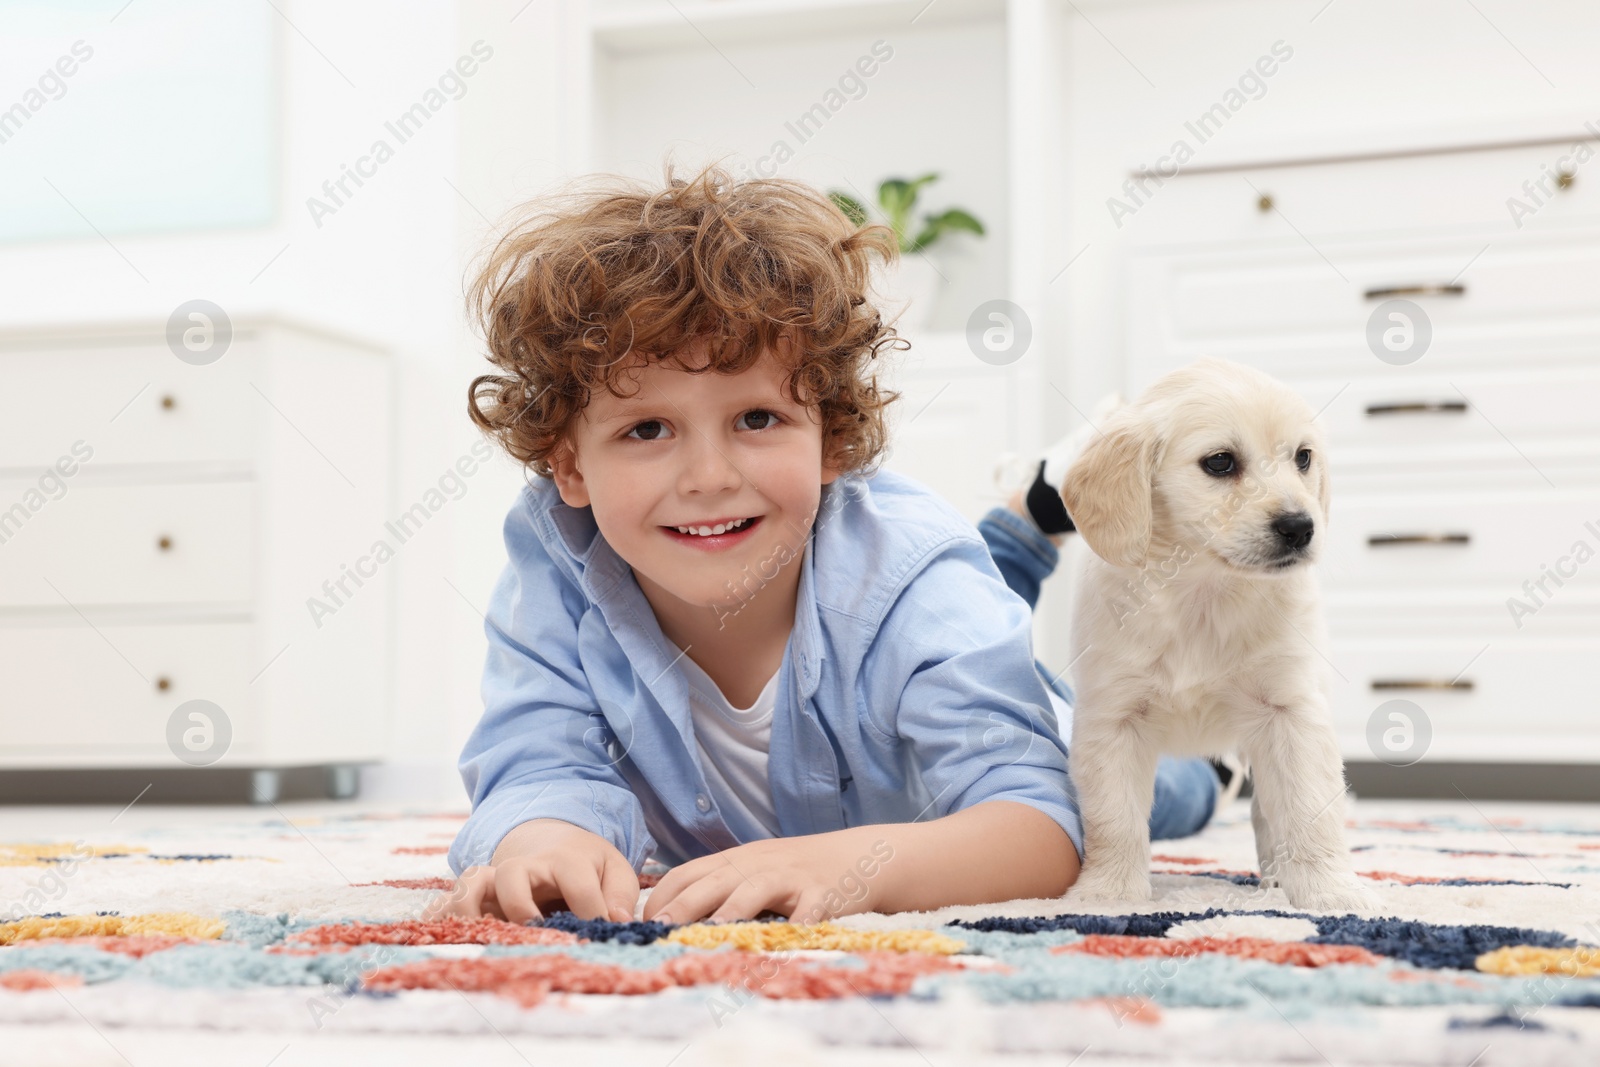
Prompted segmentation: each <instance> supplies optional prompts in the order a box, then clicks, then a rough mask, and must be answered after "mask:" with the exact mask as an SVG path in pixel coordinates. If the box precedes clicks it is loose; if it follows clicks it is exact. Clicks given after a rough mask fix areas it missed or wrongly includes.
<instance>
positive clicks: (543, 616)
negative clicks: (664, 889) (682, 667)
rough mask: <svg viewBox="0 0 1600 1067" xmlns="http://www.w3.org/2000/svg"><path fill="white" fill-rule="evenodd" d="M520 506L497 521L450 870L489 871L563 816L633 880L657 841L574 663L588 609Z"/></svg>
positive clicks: (519, 503) (521, 502)
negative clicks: (478, 709) (499, 857)
mask: <svg viewBox="0 0 1600 1067" xmlns="http://www.w3.org/2000/svg"><path fill="white" fill-rule="evenodd" d="M526 508H527V504H526V503H525V500H524V497H522V496H519V497H518V499H517V504H516V506H515V507H513V508H512V510H511V513H510V514H509V515H508V516H507V517H506V523H505V541H506V550H507V554H508V556H509V561H508V562H507V564H506V568H505V570H504V572H502V574H501V577H500V580H499V581H498V582H497V583H496V585H495V588H494V592H493V593H492V595H491V597H490V603H489V610H488V613H487V614H486V615H485V617H484V633H485V634H486V635H487V636H488V639H489V651H488V655H487V657H486V659H485V662H484V670H483V685H482V691H483V704H484V712H483V718H482V719H481V720H479V722H478V725H477V727H476V728H475V729H474V730H473V731H472V734H471V736H470V737H469V738H468V739H467V744H466V747H465V748H464V749H463V751H462V753H461V761H460V771H461V780H462V782H463V783H464V784H465V786H466V789H467V793H468V795H469V796H470V797H471V798H472V815H471V816H470V817H469V818H468V819H467V823H466V825H465V826H463V827H462V828H461V832H460V833H459V834H457V835H456V839H455V843H454V844H453V845H451V847H450V854H449V861H450V868H451V870H453V871H455V873H456V874H460V873H461V872H462V871H463V870H465V869H466V868H468V867H471V866H474V865H477V864H486V863H488V862H489V861H490V859H491V857H492V856H493V855H494V850H495V849H496V848H497V847H498V846H499V844H500V840H501V839H502V838H503V837H505V835H506V834H507V833H508V832H510V831H511V830H512V829H513V828H515V827H517V826H518V825H520V824H522V823H525V822H528V821H529V820H531V819H560V820H562V821H564V822H569V823H572V824H573V825H575V826H580V827H582V828H583V829H585V830H588V831H590V832H591V833H594V834H597V835H598V836H600V837H603V838H605V839H606V840H607V841H609V842H611V844H613V845H614V846H616V848H617V850H618V851H620V852H621V853H622V854H623V855H624V856H626V857H627V858H628V862H629V863H631V864H632V865H633V868H634V870H635V871H637V870H639V869H640V868H642V867H643V866H644V862H645V860H646V858H647V857H648V856H649V855H650V853H651V851H652V850H653V849H654V848H655V844H656V843H655V841H654V839H652V838H651V836H650V833H649V830H648V829H647V827H646V825H645V819H644V810H643V807H642V805H641V804H640V803H639V800H638V798H637V797H636V796H635V795H634V794H633V791H632V790H631V789H629V787H628V785H627V782H626V781H625V780H624V779H623V777H622V774H621V772H620V771H619V770H618V769H617V766H616V764H617V761H618V759H619V758H620V754H619V753H618V750H617V746H616V744H615V739H614V737H613V736H612V735H611V733H610V731H609V729H608V728H607V726H606V720H605V718H604V717H603V715H602V714H601V711H600V706H599V703H598V701H597V700H596V699H595V696H594V694H593V692H592V691H591V689H590V686H589V684H588V679H587V677H586V676H585V673H584V669H583V665H582V662H581V660H580V658H579V655H578V623H579V620H580V619H581V618H582V616H583V613H584V611H585V610H587V601H586V600H585V598H584V597H583V595H582V593H581V592H580V591H579V590H578V589H577V588H576V586H575V585H574V584H573V583H572V581H571V579H570V578H569V577H567V576H566V575H565V574H563V573H562V572H561V571H560V569H559V568H558V567H557V566H556V564H555V562H554V561H553V560H552V559H551V558H550V556H549V553H548V552H547V551H546V550H545V547H544V545H543V544H542V543H541V542H540V540H539V538H538V535H537V534H536V533H535V531H534V529H533V527H532V525H531V524H530V522H529V518H528V514H527V510H526Z"/></svg>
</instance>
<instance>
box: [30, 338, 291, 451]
mask: <svg viewBox="0 0 1600 1067" xmlns="http://www.w3.org/2000/svg"><path fill="white" fill-rule="evenodd" d="M250 363H251V356H250V347H249V346H248V345H246V344H243V343H241V342H240V341H239V340H238V339H237V338H236V339H235V342H234V346H233V347H232V348H230V349H229V350H228V352H227V353H226V354H225V355H224V356H223V357H222V358H221V359H220V360H218V361H217V362H216V363H212V364H208V365H204V366H195V365H192V364H188V363H184V362H182V361H181V360H179V359H178V358H177V357H176V356H174V355H173V354H172V352H171V351H170V350H168V349H167V348H166V347H165V346H164V345H150V346H137V345H129V346H127V347H117V346H110V345H102V346H99V347H59V348H50V347H40V348H26V349H0V378H3V380H4V381H5V383H6V389H5V390H3V391H0V457H3V458H0V464H3V465H4V466H5V467H6V468H33V469H37V468H41V467H47V466H53V465H54V464H55V463H56V462H57V461H58V460H60V459H61V458H62V457H64V456H65V457H74V458H76V459H78V460H83V459H84V456H83V454H82V453H83V450H84V449H85V448H86V449H87V451H89V452H90V453H91V454H92V457H93V458H92V459H89V460H88V462H89V463H92V464H95V465H102V464H110V463H179V462H182V463H193V462H206V461H210V462H244V461H246V460H248V459H249V458H250V456H251V454H252V452H253V451H254V448H255V439H254V434H253V427H254V425H255V420H256V418H257V415H258V413H259V409H260V408H262V407H265V404H264V402H263V401H262V399H261V397H260V396H258V395H257V394H256V392H255V391H254V390H253V389H251V388H250V384H249V373H250V369H249V368H250ZM79 441H82V442H83V446H80V450H79V451H78V452H77V453H76V454H75V453H74V450H73V445H74V443H75V442H79Z"/></svg>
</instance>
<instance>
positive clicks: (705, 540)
mask: <svg viewBox="0 0 1600 1067" xmlns="http://www.w3.org/2000/svg"><path fill="white" fill-rule="evenodd" d="M760 523H761V516H760V515H755V516H752V517H750V518H744V519H723V520H721V521H719V522H714V523H701V524H696V525H694V526H663V527H661V529H662V530H664V531H665V532H666V534H667V536H668V537H671V538H672V539H673V540H675V541H680V542H682V543H684V544H692V545H694V546H695V547H696V548H711V549H715V548H727V547H730V546H732V545H735V544H738V543H739V542H741V541H743V540H744V539H745V538H747V537H748V536H749V535H750V531H751V530H753V529H755V528H756V527H757V526H758V525H760Z"/></svg>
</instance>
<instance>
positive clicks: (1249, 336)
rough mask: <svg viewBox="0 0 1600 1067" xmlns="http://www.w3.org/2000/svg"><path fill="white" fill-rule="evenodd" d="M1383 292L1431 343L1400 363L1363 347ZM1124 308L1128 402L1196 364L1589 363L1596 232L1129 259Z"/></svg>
mask: <svg viewBox="0 0 1600 1067" xmlns="http://www.w3.org/2000/svg"><path fill="white" fill-rule="evenodd" d="M1486 245H1487V246H1488V249H1487V251H1485V246H1486ZM1319 252H1320V254H1319ZM1480 253H1481V255H1480ZM1324 256H1326V257H1327V258H1326V259H1325V258H1324ZM1330 261H1331V262H1330ZM1469 264H1470V266H1469ZM1452 286H1454V287H1455V288H1451V287H1452ZM1391 293H1392V294H1398V295H1399V296H1400V297H1401V298H1403V299H1406V300H1409V301H1410V302H1411V303H1413V304H1414V305H1415V306H1416V307H1417V308H1419V309H1420V311H1421V318H1420V319H1417V320H1416V321H1415V322H1413V323H1412V324H1411V326H1412V328H1413V329H1415V330H1417V331H1419V332H1420V331H1421V330H1422V329H1424V328H1426V329H1427V330H1428V331H1430V338H1431V339H1430V340H1429V342H1428V345H1427V347H1426V349H1425V350H1423V351H1422V354H1421V355H1420V356H1418V357H1417V358H1415V359H1414V360H1413V361H1411V362H1408V363H1403V364H1395V363H1392V362H1389V361H1386V360H1384V359H1380V358H1379V357H1378V355H1376V354H1375V352H1374V350H1373V348H1372V347H1369V344H1368V333H1367V331H1368V325H1369V320H1370V319H1372V318H1373V317H1374V315H1375V314H1376V313H1378V311H1379V308H1380V307H1381V306H1382V305H1383V304H1384V303H1386V302H1387V301H1388V300H1389V299H1391V296H1389V295H1386V294H1391ZM1130 301H1131V305H1130V307H1131V318H1130V332H1131V353H1132V359H1131V365H1130V377H1131V381H1130V385H1131V386H1132V387H1133V388H1134V389H1135V390H1138V389H1142V388H1143V387H1144V386H1145V385H1147V384H1148V383H1149V382H1150V381H1153V380H1154V379H1155V378H1156V377H1159V376H1160V375H1161V374H1163V373H1165V372H1166V371H1168V370H1171V369H1173V368H1174V367H1177V366H1181V365H1183V364H1186V363H1189V362H1191V361H1193V360H1194V359H1197V358H1199V357H1200V356H1202V355H1214V356H1222V357H1224V358H1227V359H1234V360H1237V361H1239V362H1241V363H1247V364H1250V365H1252V366H1256V367H1260V368H1261V369H1262V370H1265V371H1267V372H1269V373H1272V374H1276V375H1278V376H1280V377H1284V378H1296V377H1306V376H1315V375H1328V376H1333V375H1338V376H1342V377H1346V378H1349V377H1373V376H1378V375H1382V376H1384V377H1386V378H1389V379H1391V380H1395V379H1401V378H1407V377H1408V376H1411V375H1430V374H1431V375H1438V374H1440V373H1442V372H1454V371H1455V370H1456V369H1457V368H1464V367H1481V368H1492V367H1494V366H1496V365H1500V364H1503V363H1504V361H1505V360H1506V359H1508V358H1515V359H1518V360H1519V361H1521V360H1525V359H1527V358H1529V357H1530V356H1539V357H1545V356H1548V357H1549V358H1550V359H1552V360H1554V361H1557V362H1567V361H1573V360H1576V361H1578V362H1587V363H1590V364H1593V363H1594V362H1595V361H1596V359H1597V358H1600V231H1596V230H1592V229H1584V230H1573V231H1570V232H1566V233H1541V234H1523V235H1518V236H1515V237H1509V238H1500V239H1497V240H1494V241H1492V242H1491V241H1489V240H1485V239H1477V238H1471V239H1469V238H1435V239H1431V240H1427V241H1421V242H1407V243H1394V242H1388V243H1380V244H1374V243H1361V244H1333V243H1328V244H1323V245H1320V246H1319V248H1318V249H1316V250H1313V249H1310V248H1307V247H1305V245H1304V244H1303V243H1302V244H1301V245H1300V246H1299V247H1292V248H1291V247H1285V248H1273V249H1259V248H1257V249H1247V250H1234V251H1226V252H1192V253H1184V254H1181V255H1170V256H1166V255H1164V256H1154V257H1136V260H1135V264H1134V268H1133V275H1132V279H1131V285H1130ZM1379 318H1380V319H1382V322H1383V325H1384V326H1385V327H1387V326H1391V325H1395V323H1394V322H1392V321H1391V320H1388V319H1387V318H1384V317H1383V316H1381V315H1380V316H1379ZM1424 320H1425V324H1426V325H1425V327H1424Z"/></svg>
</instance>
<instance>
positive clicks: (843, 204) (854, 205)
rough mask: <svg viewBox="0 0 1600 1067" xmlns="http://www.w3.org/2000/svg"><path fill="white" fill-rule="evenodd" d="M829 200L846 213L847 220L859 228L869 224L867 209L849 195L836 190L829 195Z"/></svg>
mask: <svg viewBox="0 0 1600 1067" xmlns="http://www.w3.org/2000/svg"><path fill="white" fill-rule="evenodd" d="M828 199H829V200H832V201H833V206H834V207H836V208H838V209H839V210H840V211H842V212H844V214H845V218H847V219H849V220H850V221H851V222H853V223H855V224H856V225H857V226H865V225H866V224H867V207H866V205H865V204H863V203H862V202H861V201H859V200H857V199H856V198H855V197H853V196H851V195H850V194H849V193H847V192H844V191H842V190H839V189H835V190H833V191H832V192H830V193H829V194H828Z"/></svg>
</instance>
